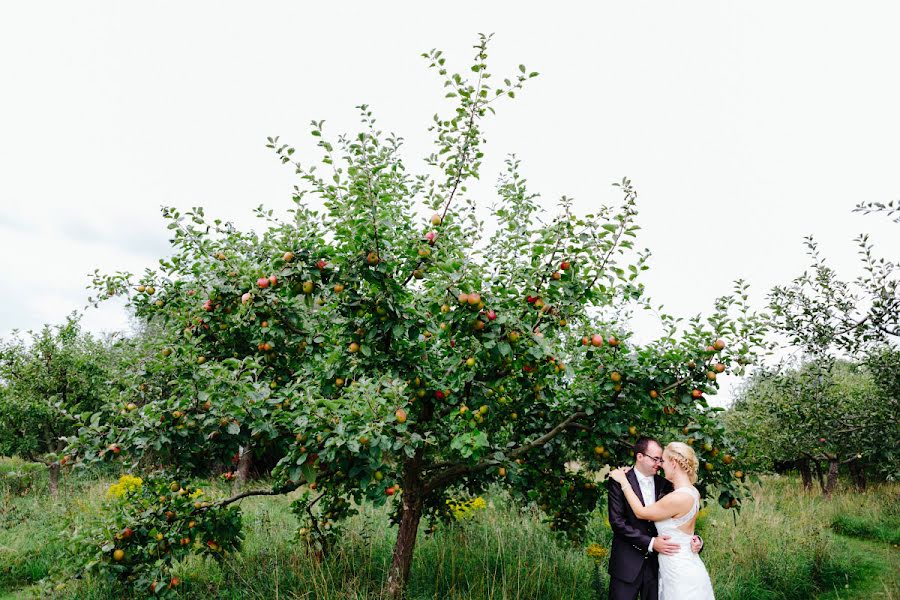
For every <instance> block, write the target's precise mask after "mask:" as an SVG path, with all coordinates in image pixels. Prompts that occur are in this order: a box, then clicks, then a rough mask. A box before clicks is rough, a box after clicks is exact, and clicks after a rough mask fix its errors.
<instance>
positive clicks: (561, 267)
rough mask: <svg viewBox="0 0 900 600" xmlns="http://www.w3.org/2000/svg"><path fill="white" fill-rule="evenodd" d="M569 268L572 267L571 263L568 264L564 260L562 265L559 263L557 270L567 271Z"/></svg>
mask: <svg viewBox="0 0 900 600" xmlns="http://www.w3.org/2000/svg"><path fill="white" fill-rule="evenodd" d="M571 266H572V263H570V262H569V261H567V260H564V261H562V263H560V265H559V268H560V269H562V270H563V271H568V270H569V267H571Z"/></svg>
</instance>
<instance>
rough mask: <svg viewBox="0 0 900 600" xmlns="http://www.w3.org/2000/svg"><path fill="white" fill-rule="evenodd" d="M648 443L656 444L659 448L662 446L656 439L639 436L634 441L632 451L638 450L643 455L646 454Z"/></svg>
mask: <svg viewBox="0 0 900 600" xmlns="http://www.w3.org/2000/svg"><path fill="white" fill-rule="evenodd" d="M650 444H656V445H657V446H659V447H660V448H662V444H660V443H659V441H658V440H655V439H653V438H652V437H644V436H641V437H639V438H638V441H636V442H635V443H634V453H635V454H637V453H638V452H640V453H641V454H643V455H645V456H646V455H647V448H648V447H649V446H650Z"/></svg>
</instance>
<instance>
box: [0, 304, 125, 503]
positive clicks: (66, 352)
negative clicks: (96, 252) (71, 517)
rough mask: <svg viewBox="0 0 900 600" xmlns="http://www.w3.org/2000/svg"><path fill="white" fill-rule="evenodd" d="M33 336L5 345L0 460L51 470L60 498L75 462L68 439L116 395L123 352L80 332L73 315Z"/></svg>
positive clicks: (0, 354)
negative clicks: (64, 473) (63, 478)
mask: <svg viewBox="0 0 900 600" xmlns="http://www.w3.org/2000/svg"><path fill="white" fill-rule="evenodd" d="M29 335H30V337H31V340H30V342H29V341H26V340H24V339H22V337H20V336H18V335H15V336H14V337H13V338H12V339H10V340H6V341H4V342H3V343H2V345H0V455H13V454H16V455H19V456H21V457H22V458H25V459H27V460H31V461H35V462H41V463H43V464H45V465H47V467H48V468H49V472H50V493H51V495H53V496H56V493H57V485H58V481H59V472H60V467H62V466H65V465H66V464H68V463H69V461H70V457H68V456H64V455H63V453H62V451H63V449H64V448H65V447H66V436H69V435H73V434H75V433H76V432H77V431H78V427H79V424H80V420H81V416H82V415H83V414H92V413H96V412H98V411H100V410H101V409H102V408H103V407H104V405H105V403H106V402H107V401H108V398H109V396H110V395H113V394H115V393H116V375H115V374H116V372H117V369H118V366H119V365H118V360H119V356H120V355H121V351H120V350H119V349H117V348H116V347H115V345H114V344H111V343H109V342H108V341H106V340H99V339H96V338H94V337H93V336H91V335H90V334H88V333H85V332H83V331H81V327H80V325H79V317H78V316H77V315H74V314H73V315H72V316H70V317H69V318H68V319H67V320H66V323H65V324H63V325H59V326H56V327H50V326H45V327H44V328H43V329H42V330H40V331H39V332H36V333H32V332H29Z"/></svg>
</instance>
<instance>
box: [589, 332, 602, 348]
mask: <svg viewBox="0 0 900 600" xmlns="http://www.w3.org/2000/svg"><path fill="white" fill-rule="evenodd" d="M591 345H592V346H594V347H595V348H599V347H600V346H602V345H603V336H602V335H600V334H599V333H595V334H594V335H592V336H591Z"/></svg>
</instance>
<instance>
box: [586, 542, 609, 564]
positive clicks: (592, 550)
mask: <svg viewBox="0 0 900 600" xmlns="http://www.w3.org/2000/svg"><path fill="white" fill-rule="evenodd" d="M585 552H586V553H587V555H588V556H590V557H591V558H592V559H593V561H594V562H595V563H597V564H598V565H599V564H600V563H601V562H603V559H604V558H605V557H606V555H607V554H609V551H608V550H607V549H606V548H605V547H603V546H601V545H600V544H591V545H590V546H588V547H587V550H586V551H585Z"/></svg>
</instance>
